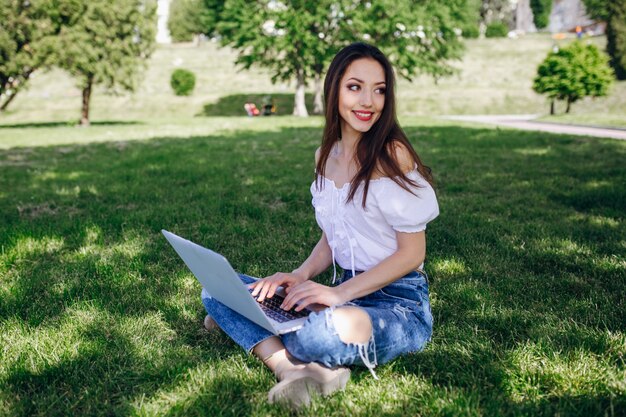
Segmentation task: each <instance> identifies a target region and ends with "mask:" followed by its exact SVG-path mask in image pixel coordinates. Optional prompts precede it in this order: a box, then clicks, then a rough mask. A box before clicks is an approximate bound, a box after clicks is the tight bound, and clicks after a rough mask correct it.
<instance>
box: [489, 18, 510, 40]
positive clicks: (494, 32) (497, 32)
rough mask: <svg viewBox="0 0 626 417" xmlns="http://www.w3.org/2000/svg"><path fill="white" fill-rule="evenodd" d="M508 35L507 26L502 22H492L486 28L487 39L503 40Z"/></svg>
mask: <svg viewBox="0 0 626 417" xmlns="http://www.w3.org/2000/svg"><path fill="white" fill-rule="evenodd" d="M508 34H509V26H508V25H507V24H506V23H503V22H493V23H490V24H489V25H488V26H487V30H486V31H485V36H486V37H488V38H505V37H506V36H507V35H508Z"/></svg>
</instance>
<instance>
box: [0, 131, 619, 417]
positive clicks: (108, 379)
mask: <svg viewBox="0 0 626 417" xmlns="http://www.w3.org/2000/svg"><path fill="white" fill-rule="evenodd" d="M320 133H321V132H320V130H319V129H314V128H284V129H282V130H279V131H272V132H250V131H246V132H233V133H232V134H229V135H227V136H211V137H189V138H177V139H162V138H156V139H153V140H149V141H143V142H125V143H124V144H123V145H120V144H118V143H115V142H111V143H105V144H101V143H100V144H83V145H72V146H57V147H54V146H53V147H41V148H29V151H28V152H24V151H23V149H9V150H3V151H0V215H1V216H2V218H3V219H4V221H3V222H2V223H1V224H0V246H1V247H2V252H1V254H0V259H1V260H2V262H0V273H1V274H2V275H3V279H2V281H0V295H1V297H0V323H3V325H5V326H9V324H10V323H19V325H17V324H15V326H16V327H14V328H11V329H7V330H11V331H7V332H6V333H5V334H3V337H5V336H6V339H5V340H7V346H12V347H11V349H12V350H11V351H10V352H11V355H9V354H7V356H6V358H12V359H11V361H7V362H5V364H9V363H10V365H6V366H9V368H6V369H4V370H3V371H2V374H0V379H1V380H2V381H3V382H4V385H5V388H3V390H4V394H5V395H7V394H6V393H9V394H10V395H9V397H10V398H11V400H10V402H9V404H11V409H13V410H15V411H13V414H46V413H48V414H49V413H50V410H52V411H53V414H72V413H76V412H79V413H86V414H126V413H129V412H132V408H133V407H134V406H136V404H135V403H134V402H133V401H135V400H133V399H136V398H138V397H139V396H141V395H145V396H146V397H147V398H148V399H155V398H156V399H158V398H159V390H160V389H161V388H162V387H171V389H172V390H173V391H174V394H172V395H173V396H174V397H176V395H177V394H176V393H178V394H180V395H183V394H184V393H185V392H186V391H185V390H186V389H187V388H180V387H179V384H181V383H182V382H185V383H189V384H192V383H193V382H194V378H195V377H192V376H190V373H189V372H191V370H192V369H194V368H195V367H197V366H198V364H199V363H203V362H204V361H207V362H209V363H213V364H215V363H226V365H224V366H225V368H224V372H231V373H232V372H234V373H235V375H234V376H232V378H226V377H224V379H220V377H217V376H215V373H214V372H213V371H210V370H205V371H204V374H203V375H204V378H209V380H210V381H212V382H211V383H209V382H206V384H208V385H207V386H209V385H210V386H212V387H213V388H212V389H215V390H216V391H215V393H213V391H211V393H210V394H209V395H208V396H202V395H200V396H196V397H194V398H195V399H190V400H189V401H187V402H183V405H180V406H179V405H176V404H177V403H176V401H175V400H172V401H174V405H172V407H173V408H172V411H171V413H172V414H179V415H180V414H187V413H190V414H201V413H202V410H203V409H204V407H206V405H207V402H211V404H213V406H214V407H216V408H214V410H215V411H216V413H218V412H221V414H222V415H237V414H238V413H240V412H243V413H244V414H254V413H255V412H256V413H257V414H258V413H260V411H259V407H266V406H265V405H263V404H256V403H255V402H254V401H253V400H252V399H251V397H250V396H246V395H244V393H245V392H246V389H249V388H248V387H247V385H246V384H247V383H246V382H245V380H244V379H242V375H243V374H242V373H238V372H242V371H241V370H240V369H239V367H238V366H235V365H232V364H231V365H228V360H229V358H232V357H235V358H236V357H237V355H242V353H241V352H239V351H238V350H237V349H236V348H235V347H234V345H233V343H232V342H230V341H229V340H228V339H227V338H226V337H225V336H224V335H213V336H211V337H209V338H207V336H206V334H203V333H199V332H198V329H199V328H200V326H201V319H202V317H203V309H202V305H201V302H200V299H199V294H198V293H199V285H198V284H197V282H196V281H195V279H194V278H193V277H192V276H191V274H190V273H189V272H187V271H186V269H185V267H184V265H183V263H182V261H181V260H180V259H179V258H178V256H177V255H176V254H175V253H174V251H173V250H172V249H171V248H170V247H169V246H168V245H167V243H166V241H165V239H164V238H163V237H162V236H161V234H160V230H161V229H162V228H166V229H168V230H171V231H173V232H175V233H177V234H180V235H182V236H184V237H186V238H188V239H191V240H193V241H196V242H198V243H200V244H202V245H204V246H208V247H211V248H213V249H215V250H217V251H219V252H221V253H223V254H224V255H225V256H226V257H227V258H228V259H229V260H230V261H231V263H232V264H233V265H234V266H235V268H236V269H238V270H240V271H242V272H246V273H249V274H250V275H256V276H264V275H269V274H271V273H273V272H275V271H276V270H291V269H293V268H295V267H297V266H298V265H299V262H301V261H302V260H303V259H305V258H306V257H307V255H308V253H309V251H310V249H311V248H312V247H313V246H314V244H315V242H316V241H317V239H318V238H319V230H318V228H317V226H316V224H315V220H314V217H313V213H312V210H311V207H310V199H311V197H310V194H309V190H308V189H309V185H310V182H311V181H312V180H313V176H312V155H313V152H314V150H315V148H316V147H317V146H318V141H319V137H320ZM407 133H408V135H409V137H412V138H416V141H415V143H416V148H417V149H418V152H419V153H420V155H421V156H422V158H423V160H424V161H425V162H426V164H427V165H429V166H431V167H432V168H433V170H434V173H435V176H436V178H437V181H438V194H439V202H440V206H441V213H442V214H441V216H440V218H439V219H437V220H436V221H435V222H433V223H432V224H431V225H429V229H428V242H429V251H428V253H429V259H428V264H427V269H429V272H430V275H431V277H432V285H431V291H432V298H433V312H434V315H435V326H436V328H435V334H434V338H433V341H432V343H431V344H430V345H429V347H428V348H427V349H426V351H424V352H421V353H418V354H412V355H407V356H403V357H401V358H398V359H397V360H396V361H395V362H394V366H396V367H397V368H398V369H400V370H399V371H397V372H399V373H400V374H403V375H405V376H415V377H418V378H421V379H423V380H425V381H426V382H427V383H428V384H429V385H430V386H431V387H432V388H431V389H429V390H426V391H424V392H422V393H418V392H413V391H410V390H409V391H407V392H406V395H408V396H410V397H411V398H417V399H418V401H417V402H407V403H402V402H400V403H398V404H397V405H395V404H394V405H393V407H391V406H390V405H389V404H387V407H386V408H385V407H382V406H381V415H397V414H403V413H404V414H405V415H407V414H408V415H414V414H418V413H424V414H429V413H430V414H437V413H438V412H440V413H439V414H441V413H444V414H445V412H446V410H447V412H448V414H459V413H461V412H462V411H463V410H465V412H467V410H468V409H469V410H473V411H475V412H479V411H480V410H483V411H484V412H486V413H488V414H507V415H523V414H528V413H531V414H539V415H541V414H544V415H548V414H556V413H561V414H563V413H565V414H576V413H579V412H578V411H576V409H575V407H574V406H573V405H576V404H578V405H579V406H580V407H581V410H583V411H590V412H591V413H592V414H594V413H596V412H597V411H602V410H607V407H608V405H607V404H611V406H612V407H617V408H615V410H616V413H617V411H618V410H621V411H623V410H624V407H625V405H624V402H623V401H622V402H615V401H614V400H613V397H614V396H615V391H614V388H611V386H610V385H609V382H606V381H609V380H610V379H611V378H610V377H616V375H620V369H623V357H622V356H621V355H623V347H621V348H620V339H619V338H617V339H616V338H615V337H613V336H611V334H613V335H614V334H623V332H624V330H625V329H624V323H625V322H626V305H625V302H626V301H625V299H626V297H624V288H626V273H625V265H624V258H625V257H626V253H625V252H626V248H624V246H623V242H624V240H625V239H626V230H625V226H624V214H625V213H624V207H626V189H624V187H623V184H624V182H625V181H626V169H625V168H624V167H623V160H624V157H625V156H626V147H625V146H624V144H622V143H619V142H616V141H598V140H581V139H572V138H568V137H554V136H547V135H544V134H535V133H528V132H514V131H497V130H482V129H472V130H470V129H464V128H457V127H427V126H426V127H419V128H417V127H410V128H408V129H407ZM17 159H19V160H20V161H21V163H22V164H21V165H12V164H3V161H4V162H6V161H14V160H17ZM5 190H10V192H7V191H5ZM596 200H600V201H604V202H607V204H594V203H593V202H595V201H596ZM284 236H288V238H287V239H286V238H283V237H284ZM84 303H93V304H94V305H95V306H97V311H96V312H95V313H94V314H95V317H96V318H98V317H105V318H107V317H108V320H104V321H103V320H97V319H96V320H95V321H94V323H93V324H88V325H86V326H85V328H86V329H87V330H81V331H80V332H79V336H77V338H76V339H73V340H78V342H80V347H79V348H78V350H77V353H76V354H75V355H74V354H72V353H71V352H72V349H73V348H72V346H73V345H66V346H63V344H62V343H61V342H59V341H62V340H64V339H65V338H70V339H71V334H68V333H71V332H69V331H65V330H62V328H61V330H58V329H57V328H58V326H56V324H57V323H59V322H63V321H64V320H68V317H69V318H70V319H71V318H72V317H73V316H71V314H70V313H71V311H72V309H73V308H77V306H80V305H82V304H84ZM155 316H156V317H159V319H158V320H157V319H154V320H155V323H157V324H152V326H155V327H154V328H152V327H150V329H152V330H151V332H152V333H151V334H153V335H154V337H155V338H156V339H158V340H160V342H159V345H158V346H157V347H155V348H150V346H151V342H150V337H148V336H146V335H141V332H140V331H137V334H133V332H130V331H128V329H127V328H125V327H124V326H123V325H122V324H120V323H121V321H123V320H124V319H128V320H134V321H136V322H138V323H141V321H142V320H143V319H145V318H146V317H148V318H149V317H155ZM55 326H56V327H55ZM159 326H162V327H159ZM2 328H3V329H4V328H5V327H2ZM50 328H52V330H49V329H50ZM55 329H57V330H55ZM124 329H126V330H124ZM138 329H141V327H138ZM39 334H50V336H48V337H49V338H50V340H51V341H50V342H47V343H52V344H55V343H56V344H59V343H60V347H57V349H60V350H61V351H62V352H64V353H63V355H65V356H66V357H65V356H64V357H61V358H60V359H59V360H57V361H56V362H55V361H49V360H41V359H38V356H37V354H36V352H34V351H31V350H29V348H27V346H30V345H32V344H34V345H35V346H37V343H36V342H37V340H38V339H37V337H38V336H37V335H39ZM41 337H43V336H41ZM40 343H43V342H40ZM68 343H70V342H68ZM20 346H22V347H20ZM44 346H45V344H44ZM581 358H582V359H581ZM620 358H622V359H620ZM581 360H583V361H585V360H587V361H589V363H590V364H591V365H590V368H589V369H590V371H589V372H592V373H593V378H594V379H593V383H594V384H595V385H593V391H594V393H595V396H590V395H587V392H588V391H586V390H585V388H584V387H585V386H588V385H585V383H587V384H588V382H585V381H586V380H585V381H583V382H585V383H583V382H581V383H580V385H579V386H581V387H583V388H582V389H579V390H576V389H575V388H572V390H573V391H567V390H566V389H565V388H562V386H563V380H564V379H567V378H568V377H564V376H563V375H561V374H560V373H559V369H560V368H559V367H566V368H567V367H568V366H574V364H575V363H577V361H581ZM535 361H536V362H538V363H540V364H541V363H543V365H542V366H543V367H544V368H541V367H539V366H538V365H537V364H536V362H535ZM620 361H622V362H620ZM32 362H34V363H35V364H37V365H36V369H31V368H29V366H32V365H29V364H30V363H32ZM157 362H158V363H159V365H158V366H157V365H155V363H157ZM620 363H621V365H620ZM594 364H595V365H594ZM1 366H2V365H0V369H2V367H1ZM258 367H259V368H260V365H258ZM363 372H364V371H363ZM607 373H608V374H609V375H608V376H607ZM358 375H359V374H358V372H357V378H355V380H357V381H358ZM576 375H577V374H576ZM596 379H597V380H596ZM602 381H604V382H602ZM357 383H358V384H359V385H363V386H367V383H365V382H363V383H360V382H357ZM380 383H382V384H389V385H390V388H389V389H394V388H393V386H394V381H390V380H386V379H384V378H383V379H382V380H381V381H380ZM211 384H212V385H211ZM257 389H258V390H263V389H266V388H262V386H258V387H257ZM360 389H361V390H364V391H366V392H368V391H367V390H368V388H365V387H364V388H360ZM451 390H452V391H453V392H454V396H453V400H452V401H449V399H450V395H451V394H450V392H451ZM537 392H539V393H540V394H542V395H540V396H539V397H540V398H539V399H533V398H537ZM572 392H574V393H575V394H576V395H577V397H576V398H578V399H577V400H576V401H573V400H572V395H573V394H572ZM35 393H38V395H39V398H40V400H35V401H33V398H37V395H35ZM533 393H534V394H533ZM548 393H549V394H548ZM240 394H241V395H240ZM261 394H262V395H260V396H261V397H262V396H263V395H264V393H261ZM533 395H535V396H533ZM257 396H258V395H257ZM238 398H239V400H238ZM241 398H244V400H240V399H241ZM587 398H589V400H587ZM593 399H595V400H596V401H597V402H596V403H595V404H596V405H594V404H592V400H593ZM209 400H210V401H209ZM164 401H165V400H164ZM235 401H242V402H241V404H240V405H237V406H234V405H233V403H234V402H235ZM359 401H366V400H363V399H359ZM611 401H613V402H612V403H611ZM0 403H1V402H0ZM357 403H358V401H357ZM51 404H52V406H51ZM424 404H426V406H427V407H430V408H424ZM164 407H165V408H167V407H168V405H167V403H166V404H165V405H164ZM177 407H182V408H177ZM367 407H370V408H367ZM367 407H365V406H364V410H371V409H373V408H371V407H374V408H376V407H375V406H372V405H371V404H369V405H368V406H367ZM390 407H391V408H392V410H393V411H392V412H389V408H390ZM446 407H448V408H446ZM468 407H469V408H468ZM594 407H595V408H594ZM383 408H384V410H383ZM21 410H22V411H23V412H22V411H21ZM220 410H221V411H220ZM273 410H274V411H275V410H276V409H273ZM424 410H426V412H425V411H424ZM429 410H430V411H429ZM275 412H276V413H277V414H279V412H278V411H275ZM334 412H335V413H339V412H338V411H334ZM363 413H366V412H365V411H363ZM339 414H340V413H339ZM583 414H584V413H582V412H580V413H579V415H583Z"/></svg>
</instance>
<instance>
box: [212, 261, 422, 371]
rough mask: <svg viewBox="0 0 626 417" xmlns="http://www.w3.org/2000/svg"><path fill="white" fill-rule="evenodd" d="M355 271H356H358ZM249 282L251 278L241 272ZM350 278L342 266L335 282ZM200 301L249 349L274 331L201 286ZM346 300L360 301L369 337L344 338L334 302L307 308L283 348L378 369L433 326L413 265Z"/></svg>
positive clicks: (309, 358) (307, 358)
mask: <svg viewBox="0 0 626 417" xmlns="http://www.w3.org/2000/svg"><path fill="white" fill-rule="evenodd" d="M357 275H358V272H357ZM240 277H241V280H242V281H243V282H244V283H246V284H248V283H251V282H253V281H254V278H251V277H249V276H247V275H243V274H240ZM351 278H352V272H351V271H346V272H345V273H344V274H343V276H342V278H341V279H340V280H339V284H340V283H342V282H345V281H347V280H349V279H351ZM202 303H203V304H204V307H205V309H206V311H207V313H208V314H209V315H210V316H211V317H212V318H213V319H214V320H215V322H216V323H217V324H218V325H219V326H220V327H221V328H222V330H224V332H225V333H226V334H227V335H228V336H230V337H231V338H232V339H233V340H234V341H235V343H237V344H238V345H239V346H241V347H242V348H243V349H245V350H246V351H248V352H251V351H252V349H253V348H254V346H256V345H257V344H258V343H260V342H262V341H263V340H265V339H267V338H269V337H272V336H274V335H273V334H272V333H270V332H269V331H267V330H265V329H264V328H262V327H260V326H258V325H257V324H255V323H253V322H251V321H250V320H248V319H247V318H245V317H243V316H242V315H240V314H239V313H236V312H235V311H233V310H231V309H230V308H228V307H226V306H225V305H223V304H222V303H220V302H219V301H217V300H215V299H214V298H211V297H210V295H209V294H208V293H207V292H206V291H205V290H203V291H202ZM344 305H346V306H355V307H360V308H362V309H363V310H365V311H366V312H367V314H368V315H369V317H370V319H371V321H372V328H373V332H372V336H371V337H370V340H369V341H368V342H367V343H345V342H343V341H342V340H341V339H340V338H339V335H338V334H337V330H336V329H335V326H334V323H333V320H332V315H333V311H334V309H335V308H341V306H337V307H334V308H326V309H324V310H322V311H319V312H316V313H311V314H310V315H309V317H308V319H307V320H306V321H305V323H304V325H303V326H302V327H301V328H300V329H298V330H296V331H293V332H290V333H286V334H283V335H281V336H280V337H281V339H282V342H283V344H284V345H285V348H286V349H287V351H288V352H289V353H290V354H291V355H293V356H294V357H295V358H297V359H299V360H301V361H303V362H319V363H321V364H323V365H325V366H328V367H333V366H339V365H362V366H366V367H367V368H369V369H370V371H372V374H373V375H374V377H376V374H375V373H374V372H373V368H374V367H375V366H376V365H377V364H382V363H385V362H388V361H390V360H392V359H394V358H396V357H397V356H399V355H401V354H403V353H408V352H415V351H419V350H422V349H423V348H424V346H425V345H426V343H427V342H428V340H429V339H430V336H431V334H432V328H433V318H432V314H431V311H430V302H429V297H428V280H427V277H426V274H424V273H420V272H417V271H412V272H410V273H409V274H407V275H405V276H404V277H402V278H400V279H398V280H397V281H394V282H393V283H391V284H389V285H387V286H386V287H384V288H381V289H380V290H378V291H374V292H373V293H371V294H369V295H366V296H365V297H361V298H357V299H356V300H353V301H351V302H349V303H346V304H344Z"/></svg>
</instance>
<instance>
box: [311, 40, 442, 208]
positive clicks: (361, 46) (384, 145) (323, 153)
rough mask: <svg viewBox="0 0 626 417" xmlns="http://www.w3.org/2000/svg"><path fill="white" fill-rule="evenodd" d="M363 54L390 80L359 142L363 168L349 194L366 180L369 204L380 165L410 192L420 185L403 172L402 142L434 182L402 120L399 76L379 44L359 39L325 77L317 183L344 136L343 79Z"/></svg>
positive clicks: (343, 51)
mask: <svg viewBox="0 0 626 417" xmlns="http://www.w3.org/2000/svg"><path fill="white" fill-rule="evenodd" d="M361 58H371V59H374V60H376V61H377V62H378V63H379V64H380V65H381V66H382V67H383V69H384V71H385V84H386V89H385V104H384V106H383V111H382V113H381V115H380V117H379V118H378V120H377V121H376V123H374V125H373V126H372V128H371V129H370V130H369V131H367V132H364V133H363V134H362V135H361V139H360V140H359V142H358V145H357V149H356V158H357V162H358V163H359V168H358V172H357V173H356V175H355V176H354V178H353V180H352V184H351V186H350V192H349V193H348V198H347V201H348V202H349V201H352V200H353V199H354V195H355V193H356V191H357V190H358V188H359V186H360V185H361V184H363V201H362V205H363V207H364V208H365V202H366V200H367V192H368V189H369V185H370V179H371V177H372V175H373V174H374V171H375V170H376V168H377V166H379V167H380V168H381V169H382V171H383V174H384V175H385V176H388V177H389V178H390V179H392V180H393V181H394V182H396V183H397V184H398V185H399V186H400V187H402V188H404V189H405V190H407V191H408V192H411V193H412V192H413V191H412V190H411V189H410V188H409V185H411V186H413V187H419V185H418V184H417V183H416V182H415V181H413V180H411V179H410V178H408V177H407V176H406V174H405V173H404V172H402V168H401V167H400V164H399V163H398V161H396V159H395V157H394V155H395V146H396V145H402V146H403V147H404V148H406V149H407V150H408V151H409V153H410V155H411V157H412V159H413V161H414V162H415V165H417V170H418V172H419V173H420V174H421V175H422V177H424V179H425V180H426V181H428V182H429V183H431V184H432V176H431V173H430V168H428V167H425V166H424V165H423V164H422V161H421V160H420V158H419V156H418V155H417V153H416V152H415V149H413V146H411V143H410V142H409V140H408V139H407V136H406V134H405V133H404V131H403V130H402V128H401V127H400V124H399V123H398V119H397V117H396V98H395V91H394V89H395V76H394V72H393V68H392V66H391V64H390V63H389V60H388V59H387V57H386V56H385V55H384V54H383V53H382V52H381V51H380V50H379V49H378V48H376V47H375V46H372V45H369V44H367V43H363V42H356V43H353V44H351V45H349V46H346V47H345V48H343V49H342V50H341V51H339V53H338V54H337V55H336V56H335V58H334V59H333V61H332V62H331V64H330V67H329V68H328V73H327V74H326V79H325V80H324V101H325V103H324V104H325V107H326V109H325V111H326V126H325V127H324V136H323V138H322V146H321V147H320V157H319V160H318V162H317V167H316V177H315V181H316V186H317V187H318V188H320V186H322V187H323V181H322V177H323V176H325V171H326V161H328V157H329V155H330V152H331V150H332V148H333V146H334V145H335V143H336V142H337V141H339V140H340V138H341V123H340V120H339V118H340V116H339V90H340V83H341V79H342V77H343V75H344V74H345V72H346V69H347V68H348V66H349V65H350V64H351V63H352V62H354V61H356V60H357V59H361Z"/></svg>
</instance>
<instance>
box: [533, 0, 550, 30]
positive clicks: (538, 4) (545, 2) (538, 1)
mask: <svg viewBox="0 0 626 417" xmlns="http://www.w3.org/2000/svg"><path fill="white" fill-rule="evenodd" d="M530 8H531V9H532V11H533V21H534V22H535V26H537V29H544V28H546V27H548V23H550V12H551V11H552V0H530Z"/></svg>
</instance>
